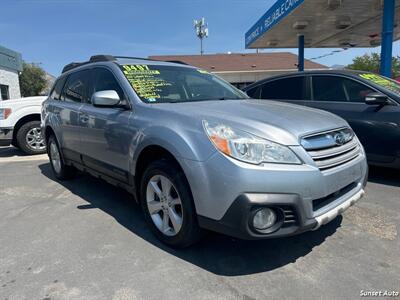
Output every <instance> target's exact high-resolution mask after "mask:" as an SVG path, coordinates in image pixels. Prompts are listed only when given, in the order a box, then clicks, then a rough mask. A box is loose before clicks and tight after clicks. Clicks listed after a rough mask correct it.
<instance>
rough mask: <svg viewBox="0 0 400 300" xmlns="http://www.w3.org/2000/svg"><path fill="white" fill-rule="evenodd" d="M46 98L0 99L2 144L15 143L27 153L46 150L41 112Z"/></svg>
mask: <svg viewBox="0 0 400 300" xmlns="http://www.w3.org/2000/svg"><path fill="white" fill-rule="evenodd" d="M46 98H47V97H41V96H38V97H26V98H20V99H15V100H5V101H0V146H9V145H13V146H14V147H17V148H20V149H21V150H22V151H24V152H25V153H27V154H41V153H45V152H46V145H45V142H44V140H43V138H42V135H41V132H40V112H41V107H42V102H43V101H44V100H46Z"/></svg>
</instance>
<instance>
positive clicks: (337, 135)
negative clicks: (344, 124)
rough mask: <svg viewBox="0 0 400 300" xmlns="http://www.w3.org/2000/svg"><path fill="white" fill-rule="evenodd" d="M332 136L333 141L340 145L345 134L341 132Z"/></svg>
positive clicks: (344, 141) (343, 142)
mask: <svg viewBox="0 0 400 300" xmlns="http://www.w3.org/2000/svg"><path fill="white" fill-rule="evenodd" d="M333 138H334V139H335V143H336V145H338V146H341V145H343V144H345V143H346V136H345V135H344V133H342V132H339V133H337V134H335V135H334V137H333Z"/></svg>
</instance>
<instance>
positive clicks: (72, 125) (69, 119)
mask: <svg viewBox="0 0 400 300" xmlns="http://www.w3.org/2000/svg"><path fill="white" fill-rule="evenodd" d="M88 76H89V71H88V70H82V71H77V72H74V73H71V74H70V75H69V76H68V78H67V80H66V83H65V85H64V88H63V90H62V92H61V95H60V100H61V101H58V102H57V105H56V106H55V107H54V109H53V113H54V114H55V115H56V116H57V118H58V120H59V124H58V125H59V127H60V130H59V133H60V134H57V136H58V138H59V142H60V143H61V147H62V148H63V152H64V155H65V156H66V157H67V158H69V159H73V160H76V161H79V160H80V156H79V152H80V149H81V139H80V130H79V129H80V124H79V110H80V108H81V106H82V103H83V102H84V101H86V100H87V92H88V90H87V88H88Z"/></svg>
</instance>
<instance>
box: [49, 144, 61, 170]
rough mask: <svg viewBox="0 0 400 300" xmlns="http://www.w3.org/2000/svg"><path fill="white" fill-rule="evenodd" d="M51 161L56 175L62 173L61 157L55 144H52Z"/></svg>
mask: <svg viewBox="0 0 400 300" xmlns="http://www.w3.org/2000/svg"><path fill="white" fill-rule="evenodd" d="M49 148H50V160H51V164H52V165H53V168H54V171H56V173H60V172H61V156H60V152H59V151H58V147H57V145H56V143H55V142H51V143H50V147H49Z"/></svg>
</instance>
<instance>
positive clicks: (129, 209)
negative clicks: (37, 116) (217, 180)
mask: <svg viewBox="0 0 400 300" xmlns="http://www.w3.org/2000/svg"><path fill="white" fill-rule="evenodd" d="M0 170H1V174H0V300H3V299H8V300H11V299H43V300H50V299H53V300H54V299H114V300H117V299H119V300H122V299H124V300H126V299H267V298H279V299H313V298H318V299H354V298H359V296H360V293H362V292H366V291H397V292H400V242H399V235H398V232H399V230H400V215H399V211H400V172H399V171H393V170H388V169H378V168H372V169H371V170H370V180H369V183H368V185H367V188H366V197H365V198H363V199H362V200H361V201H360V202H358V203H357V204H356V205H355V206H353V207H351V208H350V209H349V210H347V211H346V212H345V213H344V215H343V216H339V217H338V218H336V219H335V220H334V221H332V222H331V223H329V224H327V225H325V226H323V227H321V228H320V229H319V230H317V231H313V232H308V233H305V234H302V235H299V236H295V237H291V238H283V239H275V240H263V241H242V240H237V239H233V238H230V237H227V236H223V235H219V234H213V233H211V234H208V235H207V236H206V237H205V238H204V239H203V240H202V241H201V242H200V243H199V244H196V245H194V246H193V247H191V248H188V249H183V250H174V249H171V248H168V247H166V246H164V245H163V244H161V243H160V242H158V241H157V239H156V238H155V237H154V236H153V235H152V234H151V232H150V231H149V229H148V228H147V227H146V224H145V223H144V219H143V217H142V214H141V210H140V207H139V206H138V205H136V203H135V202H134V200H133V199H132V197H131V196H130V195H129V194H128V193H126V192H124V191H123V190H121V189H118V188H116V187H113V186H111V185H109V184H107V183H105V182H104V181H101V180H98V179H95V178H92V177H91V176H89V175H84V174H80V175H78V177H77V178H75V179H73V180H71V181H66V182H59V181H57V180H56V179H55V178H54V176H53V175H52V173H51V169H50V165H49V162H48V158H47V156H46V155H39V156H26V155H23V154H22V153H21V152H19V151H18V150H16V149H14V148H0Z"/></svg>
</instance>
